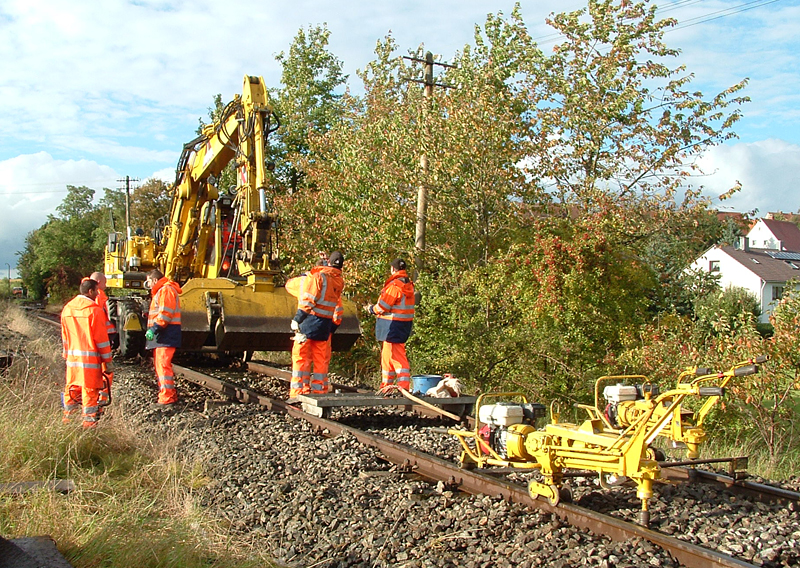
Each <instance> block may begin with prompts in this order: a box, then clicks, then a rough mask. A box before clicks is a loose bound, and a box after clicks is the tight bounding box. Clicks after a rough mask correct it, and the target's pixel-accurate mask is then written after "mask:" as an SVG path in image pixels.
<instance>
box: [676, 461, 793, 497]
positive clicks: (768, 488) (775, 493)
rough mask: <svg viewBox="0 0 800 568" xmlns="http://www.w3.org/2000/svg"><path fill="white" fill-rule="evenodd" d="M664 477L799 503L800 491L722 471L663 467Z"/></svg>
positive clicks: (753, 495) (749, 495) (750, 495)
mask: <svg viewBox="0 0 800 568" xmlns="http://www.w3.org/2000/svg"><path fill="white" fill-rule="evenodd" d="M664 472H665V474H666V477H668V478H670V479H678V480H688V481H699V482H701V483H713V484H716V485H722V486H724V487H725V488H726V489H728V490H729V491H731V492H733V493H737V494H740V495H746V496H748V497H752V498H754V499H757V500H759V501H765V502H778V503H800V492H797V491H792V490H790V489H783V488H782V487H775V486H773V485H767V484H765V483H757V482H755V481H748V480H746V479H735V478H733V477H731V476H730V475H726V474H724V473H717V472H714V471H706V470H702V469H692V468H688V467H666V468H664Z"/></svg>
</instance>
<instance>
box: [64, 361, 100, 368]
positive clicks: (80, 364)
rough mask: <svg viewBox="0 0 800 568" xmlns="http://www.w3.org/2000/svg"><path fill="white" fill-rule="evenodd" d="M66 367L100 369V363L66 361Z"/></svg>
mask: <svg viewBox="0 0 800 568" xmlns="http://www.w3.org/2000/svg"><path fill="white" fill-rule="evenodd" d="M67 367H80V368H81V369H100V368H102V366H101V365H100V363H83V362H81V361H67Z"/></svg>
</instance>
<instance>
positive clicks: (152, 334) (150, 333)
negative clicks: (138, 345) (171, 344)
mask: <svg viewBox="0 0 800 568" xmlns="http://www.w3.org/2000/svg"><path fill="white" fill-rule="evenodd" d="M144 338H145V339H146V340H147V341H153V340H154V339H155V338H156V332H155V331H153V330H152V329H148V330H147V331H145V332H144Z"/></svg>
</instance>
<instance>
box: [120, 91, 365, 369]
mask: <svg viewBox="0 0 800 568" xmlns="http://www.w3.org/2000/svg"><path fill="white" fill-rule="evenodd" d="M278 126H279V122H278V120H277V117H276V116H275V115H274V113H273V111H272V108H271V107H270V105H269V100H268V95H267V89H266V86H265V84H264V79H263V78H261V77H252V76H245V78H244V86H243V88H242V94H241V95H237V96H236V97H234V99H233V100H232V101H231V102H230V103H229V104H228V105H227V106H226V107H225V108H224V109H223V111H222V113H221V115H220V116H219V117H218V118H217V119H216V120H214V121H213V123H212V124H209V125H207V126H205V127H204V128H203V130H202V133H201V134H200V136H198V137H197V138H195V139H194V140H192V141H191V142H189V143H188V144H186V145H185V146H184V148H183V152H182V153H181V157H180V160H179V161H178V167H177V169H176V179H175V186H174V193H173V200H172V206H171V208H170V213H169V216H168V219H167V221H166V223H164V225H163V227H162V228H161V231H160V235H159V238H153V239H151V238H150V237H134V238H131V237H129V238H128V239H127V241H122V242H117V241H116V240H115V241H114V243H113V245H114V246H113V247H111V246H110V247H109V249H108V250H107V253H106V258H107V260H106V266H107V272H108V271H109V269H111V271H112V272H113V273H114V275H115V276H116V277H118V281H119V286H117V287H118V288H134V287H138V288H141V282H142V281H143V276H144V274H143V273H144V272H146V271H147V270H149V269H150V268H153V267H157V268H159V269H160V270H161V271H162V272H163V273H164V275H165V276H167V277H169V278H171V279H173V280H175V281H176V282H178V283H179V284H180V285H181V287H182V290H183V291H182V292H181V296H180V297H181V327H182V348H183V349H187V350H212V351H226V352H252V351H283V350H289V349H291V347H292V340H291V331H290V327H289V324H290V321H291V319H292V316H293V315H294V314H295V312H296V310H297V300H296V298H295V297H294V296H292V295H291V294H289V293H288V292H287V291H286V289H285V288H284V287H282V286H280V285H279V282H276V276H278V275H280V263H279V257H278V220H277V217H276V215H275V212H274V210H273V209H272V205H273V204H272V199H271V197H272V196H271V191H270V185H271V179H272V178H271V170H272V164H270V163H268V162H267V139H268V137H269V135H270V133H271V132H274V131H275V130H276V129H277V128H278ZM229 163H233V165H234V168H235V172H236V183H235V185H234V186H233V187H227V188H221V187H219V184H220V181H219V180H220V179H221V174H222V172H223V169H224V168H225V167H226V166H227V165H228V164H229ZM115 239H116V237H115ZM109 243H110V245H111V240H109ZM144 245H146V247H145V246H144ZM134 247H138V248H134ZM111 248H114V251H116V252H114V253H113V254H111V253H110V252H109V250H110V249H111ZM127 249H130V250H127ZM139 249H141V250H139ZM134 251H138V254H137V255H136V257H135V261H134V257H133V256H132V254H131V253H132V252H134ZM143 259H144V260H143ZM343 303H344V319H343V322H342V324H341V325H340V326H339V328H338V329H337V331H336V333H335V334H334V336H333V341H332V348H333V349H334V350H336V351H344V350H347V349H349V348H350V347H352V345H353V343H355V341H356V340H357V339H358V337H360V336H361V326H360V324H359V321H358V318H357V310H356V307H355V305H354V304H353V303H352V302H349V301H347V302H343ZM126 331H127V330H126ZM129 331H130V333H131V334H137V333H141V330H134V329H130V330H129ZM131 338H134V335H131ZM126 339H127V338H126ZM130 343H131V345H136V346H138V345H139V344H140V343H141V345H143V341H142V342H139V341H131V342H130ZM130 351H131V352H132V353H131V354H133V351H135V349H133V348H132V349H131V350H130Z"/></svg>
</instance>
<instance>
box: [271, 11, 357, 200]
mask: <svg viewBox="0 0 800 568" xmlns="http://www.w3.org/2000/svg"><path fill="white" fill-rule="evenodd" d="M329 39H330V31H328V28H327V26H325V25H322V26H315V27H311V26H309V28H308V30H304V29H303V28H300V30H299V31H298V32H297V35H295V37H294V41H293V42H292V45H291V47H290V48H289V52H288V54H287V53H286V52H283V51H282V52H280V53H279V54H278V55H277V56H276V57H275V59H276V60H277V61H278V62H279V63H280V64H281V65H282V66H283V73H282V74H281V87H280V88H279V89H275V90H273V91H272V93H271V94H272V97H273V103H274V105H275V108H274V110H275V113H276V114H277V115H278V116H279V117H280V121H281V127H280V128H279V129H278V131H277V132H276V133H275V134H274V135H273V136H272V143H273V145H272V146H271V148H270V154H271V158H272V159H273V161H274V162H275V164H276V169H275V175H276V176H277V177H278V179H279V180H280V182H281V183H282V184H283V186H284V187H286V188H287V189H288V190H289V192H295V191H297V190H298V188H299V187H301V186H302V185H303V184H304V183H305V180H304V177H305V173H304V171H303V169H302V166H301V165H300V160H301V158H310V159H313V157H312V156H311V154H310V151H309V142H308V139H309V136H311V135H315V134H324V133H325V132H327V131H328V130H330V129H331V128H332V127H333V126H334V125H335V124H337V122H339V120H341V117H342V113H343V107H342V103H341V99H342V95H341V94H339V93H337V92H336V90H337V89H339V88H341V87H342V86H343V85H344V84H345V83H346V81H347V75H344V74H343V73H342V62H341V61H340V60H339V59H337V58H336V57H335V56H334V55H333V54H332V53H330V52H329V51H328V49H327V47H328V43H329Z"/></svg>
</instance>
